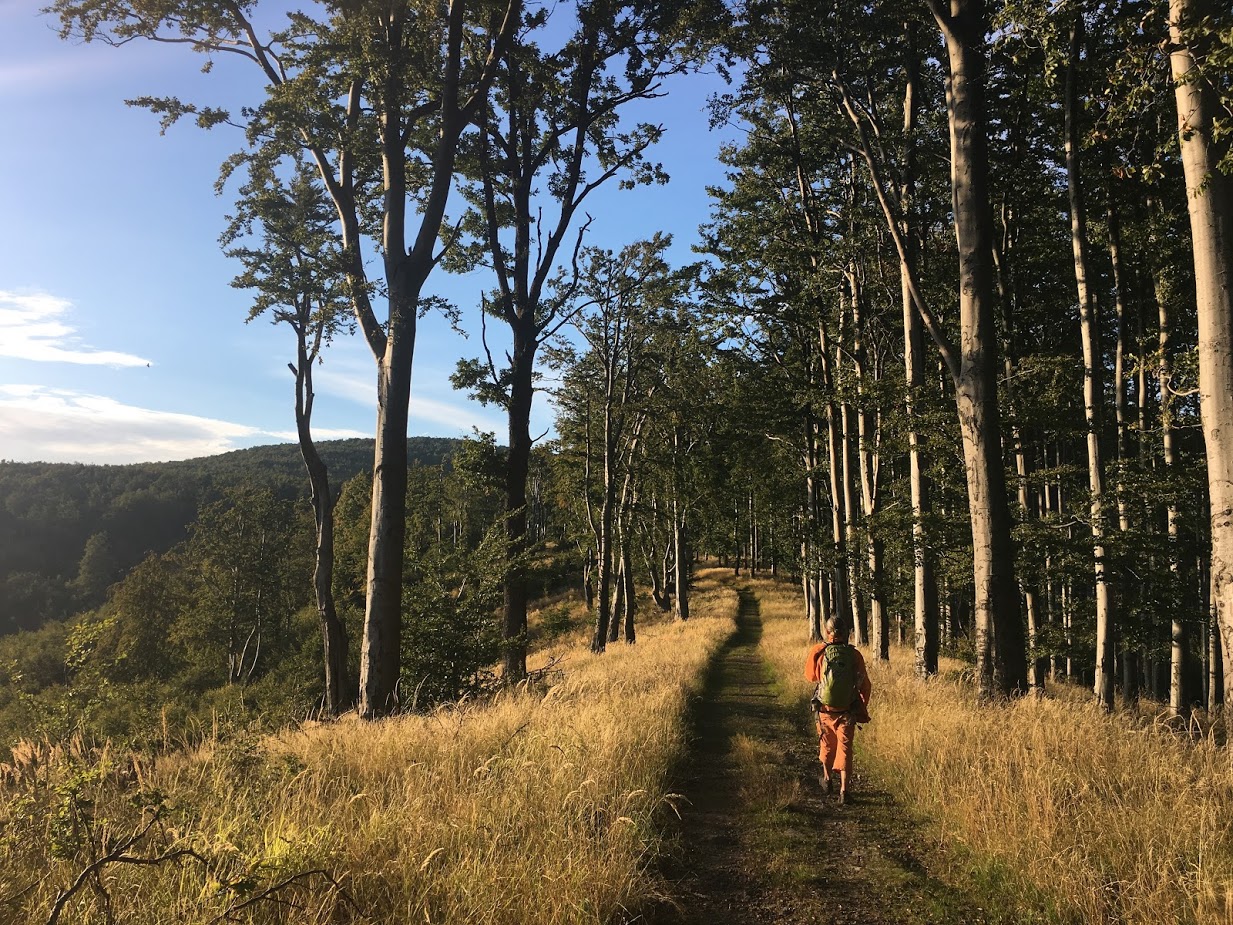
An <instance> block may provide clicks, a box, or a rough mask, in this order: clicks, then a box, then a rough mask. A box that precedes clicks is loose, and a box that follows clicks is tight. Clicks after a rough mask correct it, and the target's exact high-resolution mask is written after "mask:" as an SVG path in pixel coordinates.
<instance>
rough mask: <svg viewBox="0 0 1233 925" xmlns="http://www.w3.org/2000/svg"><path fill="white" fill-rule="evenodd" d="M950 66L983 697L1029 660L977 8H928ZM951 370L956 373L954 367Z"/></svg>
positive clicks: (1023, 685) (1000, 688) (961, 388)
mask: <svg viewBox="0 0 1233 925" xmlns="http://www.w3.org/2000/svg"><path fill="white" fill-rule="evenodd" d="M928 2H929V7H930V10H931V11H932V13H933V15H934V18H935V19H936V20H937V22H938V25H939V27H940V28H941V30H942V34H943V36H944V38H945V40H946V51H947V57H948V60H949V63H950V74H949V80H948V81H947V107H948V110H949V122H950V146H951V190H952V202H953V213H954V217H955V233H956V237H957V240H958V245H959V318H960V327H961V331H962V334H961V340H960V348H959V356H958V357H957V358H954V362H948V366H950V367H951V370H952V374H953V375H954V379H955V401H956V405H957V407H958V412H959V426H960V431H961V434H962V438H963V454H964V462H965V468H966V470H967V488H968V506H969V512H970V516H971V521H972V551H973V568H972V574H973V582H974V591H975V600H974V603H975V622H976V633H975V641H976V674H977V683H978V685H979V688H980V691H981V693H982V694H984V695H986V696H989V695H992V694H995V693H998V694H1004V695H1010V694H1015V693H1019V692H1023V691H1025V690H1026V689H1027V660H1026V655H1025V652H1024V639H1023V626H1022V624H1021V623H1020V616H1019V594H1018V588H1017V586H1016V582H1015V574H1014V552H1013V547H1012V545H1011V538H1010V527H1011V518H1010V505H1009V503H1008V501H1007V497H1006V477H1005V473H1004V471H1003V469H1002V455H1001V454H1002V450H1001V447H1002V435H1001V419H1000V415H999V411H998V401H997V365H996V353H997V342H996V334H995V331H994V323H993V319H994V305H995V301H994V291H993V265H992V264H993V259H992V254H993V241H994V237H993V216H992V213H991V211H990V205H989V187H988V182H989V157H988V149H987V146H988V134H987V128H986V122H985V99H984V96H985V88H984V82H985V59H984V55H985V51H984V48H985V33H986V26H987V24H986V21H985V9H984V3H983V0H950V3H949V4H947V5H944V3H943V0H928ZM956 366H957V367H958V368H957V369H956V368H955V367H956Z"/></svg>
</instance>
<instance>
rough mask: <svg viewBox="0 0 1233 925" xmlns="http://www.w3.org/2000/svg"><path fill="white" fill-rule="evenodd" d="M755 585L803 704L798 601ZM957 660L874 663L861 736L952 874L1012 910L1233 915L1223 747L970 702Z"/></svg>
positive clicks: (1142, 916)
mask: <svg viewBox="0 0 1233 925" xmlns="http://www.w3.org/2000/svg"><path fill="white" fill-rule="evenodd" d="M759 592H760V594H762V611H763V617H764V619H766V618H768V617H773V616H774V615H775V614H776V613H777V612H778V613H781V614H783V615H784V616H785V619H783V620H780V621H775V620H773V619H767V620H766V629H765V635H764V637H763V645H764V647H765V648H766V650H767V653H768V658H769V659H770V660H771V661H773V662H774V663H775V664H776V666H777V668H778V670H779V671H780V672H781V674H782V676H783V677H784V678H788V679H790V678H800V679H801V680H799V681H798V682H796V691H795V697H796V698H797V699H799V700H800V702H802V703H803V702H804V698H805V697H807V694H808V685H807V684H806V682H805V681H804V680H803V678H802V667H803V662H804V654H805V651H806V648H807V647H806V643H805V640H804V636H803V632H802V631H803V623H804V621H803V619H802V617H801V616H800V614H801V609H800V603H799V596H798V595H796V594H795V593H794V591H793V589H791V588H790V587H787V586H783V585H779V586H776V585H771V584H769V583H767V584H766V585H765V586H764V587H762V586H760V587H759ZM866 657H867V659H868V655H866ZM960 667H961V666H960V665H959V664H958V663H953V664H946V665H944V666H943V671H942V676H941V677H940V678H935V679H933V680H931V681H929V682H928V683H922V682H920V681H919V680H917V679H916V678H915V677H914V676H913V674H912V653H911V652H910V651H909V650H906V649H896V650H895V651H893V652H892V654H891V663H890V664H889V665H875V664H871V666H870V673H871V676H872V680H873V689H874V694H873V701H872V703H871V707H870V710H871V713H872V715H873V722H872V723H871V724H870V725H868V726H866V727H863V728H862V730H861V732H860V734H859V735H858V737H857V747H858V762H859V763H864V764H865V766H866V767H867V768H870V769H872V770H873V772H874V773H875V774H879V775H880V776H881V777H882V778H884V779H885V780H886V781H888V782H893V788H894V791H895V793H896V794H897V795H898V796H900V797H902V798H903V799H904V800H905V802H907V803H908V804H910V805H911V806H912V807H913V809H914V810H918V811H920V812H922V813H924V814H925V816H927V818H928V819H929V820H930V821H931V826H932V829H933V838H934V839H936V849H941V850H940V851H938V850H935V852H934V853H935V855H936V856H937V857H939V858H940V859H941V861H942V862H943V863H945V864H948V865H950V867H951V868H952V872H951V876H954V877H961V878H963V879H964V880H965V881H966V885H967V886H968V887H969V888H973V887H974V888H975V889H976V891H977V893H978V894H980V895H984V896H986V897H988V898H989V900H990V901H991V903H993V904H994V906H995V907H1001V908H1002V909H1004V910H1006V916H1005V917H1006V918H1009V919H1010V920H1014V919H1015V916H1018V920H1020V921H1023V920H1028V919H1043V920H1049V921H1061V922H1074V923H1102V922H1109V923H1112V922H1117V923H1125V925H1140V923H1142V925H1159V923H1161V922H1195V923H1200V925H1208V923H1211V925H1215V923H1229V922H1231V921H1233V813H1230V811H1229V809H1230V806H1233V764H1231V753H1230V752H1229V751H1228V750H1226V749H1223V748H1220V747H1217V746H1216V745H1215V744H1214V743H1213V742H1212V741H1211V740H1210V739H1206V740H1201V741H1197V742H1196V741H1193V740H1192V739H1190V738H1189V737H1185V736H1180V735H1178V734H1176V733H1174V732H1172V731H1170V730H1169V729H1167V728H1165V727H1163V726H1148V727H1145V726H1144V725H1143V724H1142V723H1141V722H1140V721H1139V719H1138V718H1137V717H1127V716H1122V715H1112V716H1106V715H1104V714H1103V713H1101V712H1100V711H1099V710H1098V709H1097V708H1096V707H1095V706H1093V705H1091V704H1090V703H1088V702H1085V701H1080V700H1076V699H1075V698H1074V697H1070V696H1059V697H1056V698H1045V699H1036V698H1026V699H1023V700H1019V701H1016V702H1014V703H1010V704H1005V705H1000V706H983V707H982V706H978V705H977V704H976V701H975V693H974V690H973V689H972V688H971V687H970V685H965V684H961V683H959V682H956V681H954V680H951V679H953V678H957V677H959V676H960V672H959V668H960ZM787 696H789V697H791V696H792V695H791V694H789V695H787ZM1016 910H1017V911H1016ZM993 917H994V918H998V917H1002V916H998V915H996V914H994V915H993Z"/></svg>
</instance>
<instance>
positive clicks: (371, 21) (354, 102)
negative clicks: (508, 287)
mask: <svg viewBox="0 0 1233 925" xmlns="http://www.w3.org/2000/svg"><path fill="white" fill-rule="evenodd" d="M48 9H49V11H50V12H52V13H54V14H55V15H57V16H58V17H59V18H60V22H61V31H62V34H64V35H65V36H66V37H67V36H75V37H79V38H82V39H84V40H86V41H94V40H98V41H103V42H107V43H109V44H113V45H123V44H126V43H128V42H131V41H133V40H135V39H146V40H150V41H156V42H165V43H172V44H183V45H187V46H188V47H189V48H191V49H192V50H193V51H196V52H198V53H201V54H203V55H205V56H206V61H207V65H206V67H207V69H208V68H209V67H210V66H211V65H213V64H214V63H215V61H216V60H226V59H229V58H236V59H240V60H242V61H243V62H244V63H245V64H246V65H249V66H251V67H252V68H253V70H252V75H253V77H254V78H255V80H256V81H257V82H258V83H257V85H256V87H254V95H255V96H256V95H258V94H260V95H261V96H262V100H261V102H260V103H258V104H256V105H253V106H251V107H250V108H246V109H245V110H243V111H242V112H241V113H238V114H235V115H233V114H232V113H230V112H228V111H226V110H224V109H221V108H219V107H211V106H207V105H200V104H197V103H194V102H191V101H183V100H179V99H176V98H168V97H154V96H151V97H143V98H141V99H139V100H136V101H134V102H135V103H137V104H138V105H143V106H145V107H147V108H149V109H150V110H152V111H153V112H155V113H156V114H159V115H161V116H162V120H163V126H164V128H166V127H167V126H168V125H170V124H172V123H174V122H176V121H177V120H179V119H180V118H183V117H185V116H190V117H192V118H194V119H195V121H196V122H197V124H198V125H199V126H202V127H205V128H209V127H212V126H217V125H220V124H224V123H228V122H236V120H239V124H243V126H244V128H245V131H246V135H247V138H248V142H249V144H248V147H247V148H246V149H245V150H244V151H242V152H240V153H238V154H237V155H235V156H234V157H233V158H231V159H230V160H229V161H228V162H227V164H226V165H225V167H224V178H226V176H228V175H229V174H230V173H231V172H233V171H235V170H239V169H242V168H243V167H245V166H247V165H257V166H259V168H260V169H268V170H271V171H276V170H277V169H278V165H279V164H280V163H282V162H283V161H284V160H285V159H287V158H289V157H293V156H296V155H299V156H303V157H304V158H305V159H307V160H309V161H310V162H311V163H313V164H314V166H315V167H316V169H317V175H318V176H317V179H318V182H319V183H320V184H321V187H322V188H323V190H324V191H325V194H326V195H327V196H328V198H329V200H330V202H331V203H332V204H333V206H334V208H335V210H336V212H337V220H338V223H337V226H336V228H335V233H336V235H337V236H338V244H339V249H340V251H341V252H342V254H343V257H344V271H343V272H344V278H343V281H342V282H343V285H344V286H345V291H346V293H347V296H348V298H349V299H350V300H351V304H352V310H353V312H354V313H355V316H356V321H357V324H358V326H359V328H360V330H361V332H362V334H363V336H364V339H365V341H366V343H367V344H368V346H369V348H370V350H371V351H372V354H373V359H374V361H375V363H376V370H377V389H376V398H377V423H376V450H375V455H374V460H373V486H372V492H373V495H372V525H371V529H370V537H369V547H368V575H367V580H366V609H365V617H364V639H363V647H362V650H361V658H360V679H359V686H360V692H359V693H360V697H359V709H360V713H361V715H363V716H365V717H373V716H377V715H380V714H382V713H385V712H388V711H389V710H391V709H393V708H394V706H395V693H396V689H397V681H398V674H399V652H400V642H399V639H400V633H401V600H402V583H403V551H404V539H405V535H404V531H405V513H406V484H407V475H406V472H407V457H406V438H407V413H408V412H407V409H408V404H409V400H410V388H411V368H412V362H413V358H414V352H415V334H416V321H417V318H418V315H419V313H420V312H421V311H423V310H424V309H425V308H426V307H427V305H426V303H425V302H424V301H423V299H422V298H421V294H422V292H423V287H424V284H425V282H426V281H427V279H428V277H429V274H430V273H431V272H432V271H433V269H434V268H435V267H436V266H437V264H438V263H439V262H440V260H441V258H442V251H441V247H442V245H441V242H440V240H439V239H440V237H441V234H442V225H443V221H444V218H445V209H446V204H447V202H448V199H449V195H450V192H451V189H452V187H453V185H454V174H455V165H456V162H457V157H458V146H459V142H460V139H461V138H462V136H463V133H464V132H465V131H466V129H467V127H468V125H469V124H470V123H471V122H472V121H473V120H474V118H475V117H476V115H477V113H478V112H479V111H480V109H481V107H482V106H483V105H484V101H485V98H486V96H487V92H488V88H489V86H490V85H491V83H492V80H493V78H494V77H495V76H496V72H497V67H498V62H499V60H500V58H501V56H502V53H503V52H504V50H505V48H506V47H507V46H508V45H509V43H510V42H511V40H512V38H513V34H514V30H515V28H516V26H517V24H518V22H519V20H520V17H521V3H520V0H452V2H449V3H447V4H444V5H441V4H430V3H421V2H418V0H395V2H393V3H385V2H383V3H374V2H368V0H359V2H355V3H333V2H326V3H321V4H319V5H317V6H315V7H312V8H310V11H309V12H304V11H296V12H293V13H290V14H286V15H285V22H284V24H283V26H282V27H281V28H278V27H275V26H271V25H269V24H268V22H267V21H266V18H265V17H266V16H267V15H268V16H269V18H271V19H272V18H274V14H273V13H267V9H266V6H265V5H261V4H258V3H256V2H253V3H248V4H243V5H241V4H235V3H229V2H206V3H197V2H188V0H160V2H157V3H154V4H149V3H145V2H127V0H121V2H112V0H57V2H55V3H53V4H52V5H51V6H50V7H49V8H48ZM258 87H259V88H260V89H257V88H258ZM447 237H448V235H447ZM447 243H448V242H447ZM374 253H375V254H379V263H380V266H381V274H380V281H379V282H378V281H377V280H374V279H372V278H370V276H369V270H368V262H369V258H370V256H371V255H372V254H374ZM378 302H384V303H385V307H386V312H385V316H384V318H382V316H381V314H380V312H379V309H378V307H377V304H376V303H378Z"/></svg>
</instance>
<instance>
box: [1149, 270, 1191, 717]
mask: <svg viewBox="0 0 1233 925" xmlns="http://www.w3.org/2000/svg"><path fill="white" fill-rule="evenodd" d="M1156 269H1157V272H1156V274H1155V295H1156V311H1157V350H1158V351H1159V362H1158V363H1157V365H1156V382H1157V387H1158V388H1159V390H1160V450H1161V455H1160V459H1161V463H1162V464H1163V466H1164V477H1165V478H1166V479H1168V480H1169V481H1170V482H1172V481H1173V479H1174V477H1175V474H1176V472H1177V431H1176V429H1175V427H1174V425H1173V396H1172V391H1171V390H1172V388H1173V311H1172V307H1171V305H1170V302H1169V293H1168V291H1167V287H1166V285H1165V283H1164V278H1163V276H1162V273H1163V268H1159V267H1158V268H1156ZM1165 525H1166V526H1165V529H1166V531H1167V535H1168V538H1169V574H1170V575H1171V576H1172V579H1173V587H1174V592H1175V594H1176V597H1177V599H1176V600H1175V601H1174V602H1173V607H1172V610H1173V617H1172V619H1171V620H1170V621H1169V713H1170V715H1171V716H1174V717H1183V716H1185V715H1186V714H1187V713H1189V703H1188V701H1187V697H1186V670H1187V662H1188V658H1187V650H1188V643H1187V639H1186V624H1185V623H1184V622H1183V621H1182V616H1181V613H1180V611H1182V610H1183V609H1185V604H1183V601H1184V600H1186V599H1187V598H1186V597H1185V591H1184V588H1183V582H1182V563H1181V550H1180V549H1179V546H1178V544H1179V541H1180V530H1181V512H1180V511H1179V510H1178V507H1177V500H1176V498H1175V496H1174V493H1173V491H1170V492H1169V502H1168V504H1167V505H1166V506H1165Z"/></svg>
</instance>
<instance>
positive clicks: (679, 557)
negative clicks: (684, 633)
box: [672, 427, 690, 620]
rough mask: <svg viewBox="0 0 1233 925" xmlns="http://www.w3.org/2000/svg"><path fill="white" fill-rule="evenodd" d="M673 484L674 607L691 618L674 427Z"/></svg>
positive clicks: (681, 616)
mask: <svg viewBox="0 0 1233 925" xmlns="http://www.w3.org/2000/svg"><path fill="white" fill-rule="evenodd" d="M672 449H673V486H672V555H673V559H674V566H675V569H676V572H675V575H674V576H673V584H674V585H675V588H674V589H673V590H674V591H675V595H674V597H673V609H674V612H675V613H676V618H677V619H678V620H688V619H689V559H690V554H689V533H688V530H687V526H686V523H685V505H684V504H683V503H682V502H681V491H682V486H681V474H680V465H681V463H680V454H681V432H680V429H679V428H675V427H674V428H673V429H672Z"/></svg>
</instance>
